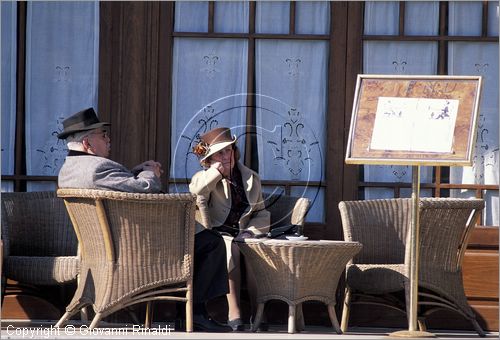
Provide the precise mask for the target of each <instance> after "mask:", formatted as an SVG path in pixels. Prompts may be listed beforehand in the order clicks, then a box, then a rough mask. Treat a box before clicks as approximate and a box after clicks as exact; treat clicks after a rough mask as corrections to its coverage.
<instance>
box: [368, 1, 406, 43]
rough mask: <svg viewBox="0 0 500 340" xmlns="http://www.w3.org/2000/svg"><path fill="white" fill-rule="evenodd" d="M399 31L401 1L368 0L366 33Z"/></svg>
mask: <svg viewBox="0 0 500 340" xmlns="http://www.w3.org/2000/svg"><path fill="white" fill-rule="evenodd" d="M398 32H399V2H397V1H366V2H365V34H370V35H395V34H398Z"/></svg>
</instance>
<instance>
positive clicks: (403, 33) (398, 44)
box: [359, 1, 499, 226]
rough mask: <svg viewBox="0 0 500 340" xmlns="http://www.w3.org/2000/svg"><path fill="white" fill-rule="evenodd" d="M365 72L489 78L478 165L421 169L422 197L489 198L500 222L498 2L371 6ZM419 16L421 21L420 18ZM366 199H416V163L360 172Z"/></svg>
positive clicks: (492, 218) (487, 219)
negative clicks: (413, 186)
mask: <svg viewBox="0 0 500 340" xmlns="http://www.w3.org/2000/svg"><path fill="white" fill-rule="evenodd" d="M364 15H365V20H364V24H365V26H364V35H363V73H371V74H408V75H411V74H449V75H481V76H483V88H482V92H483V94H482V100H481V104H480V118H479V124H478V131H477V142H476V152H475V158H474V164H473V166H472V167H451V168H449V167H422V169H421V179H422V184H421V187H422V191H421V195H422V196H436V197H440V196H441V197H448V196H451V197H471V196H472V197H482V198H484V199H485V202H486V209H485V210H484V214H483V217H482V221H481V222H480V224H483V225H496V226H498V225H499V218H498V184H499V180H498V179H499V178H498V177H499V175H498V171H499V161H498V152H499V151H498V150H499V142H498V126H499V122H498V109H499V107H498V89H499V87H498V74H499V70H498V65H499V60H498V3H495V2H442V3H439V2H378V1H377V2H366V3H365V9H364ZM417 18H418V20H417ZM360 169H361V174H360V178H361V179H362V181H361V182H360V183H359V188H360V196H361V197H362V198H363V197H364V198H366V199H371V198H388V197H409V196H410V194H411V167H410V166H364V167H361V168H360Z"/></svg>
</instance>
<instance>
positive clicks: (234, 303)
mask: <svg viewBox="0 0 500 340" xmlns="http://www.w3.org/2000/svg"><path fill="white" fill-rule="evenodd" d="M231 255H232V260H233V263H234V268H233V270H231V271H230V272H229V294H227V295H226V297H227V304H228V306H229V312H228V319H229V320H234V319H238V318H240V317H241V311H240V290H241V267H240V250H239V248H238V246H237V245H236V244H235V243H232V244H231Z"/></svg>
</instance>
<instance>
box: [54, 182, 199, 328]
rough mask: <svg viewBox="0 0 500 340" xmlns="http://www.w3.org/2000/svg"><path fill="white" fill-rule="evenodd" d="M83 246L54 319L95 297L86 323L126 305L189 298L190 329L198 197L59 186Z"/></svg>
mask: <svg viewBox="0 0 500 340" xmlns="http://www.w3.org/2000/svg"><path fill="white" fill-rule="evenodd" d="M57 194H58V196H59V197H62V198H63V199H64V201H65V203H66V207H67V209H68V212H69V215H70V217H71V220H72V222H73V226H74V228H75V231H76V234H77V236H78V240H79V242H80V246H81V274H80V280H79V284H78V288H77V291H76V293H75V296H74V297H73V300H72V301H71V302H70V304H69V305H68V306H67V308H66V313H65V314H64V315H63V316H62V318H61V319H60V320H59V322H58V323H57V325H56V326H59V327H60V326H62V325H63V323H64V322H65V321H66V320H67V319H68V318H69V317H71V315H73V314H74V313H76V312H77V311H78V310H80V309H81V308H82V307H84V306H87V305H92V306H93V309H94V311H95V316H94V318H93V320H92V322H91V324H90V328H91V329H92V328H94V327H96V326H97V325H98V323H99V321H100V320H101V319H102V318H103V317H105V316H107V315H109V314H111V313H113V312H115V311H117V310H120V309H123V308H125V307H127V306H130V305H133V304H137V303H141V302H148V305H147V310H146V322H145V326H146V327H149V326H150V325H151V318H150V310H151V308H150V307H151V306H150V303H151V301H155V300H173V301H184V302H186V330H187V331H188V332H191V331H192V330H193V323H192V287H193V285H192V282H193V254H194V248H193V247H194V214H195V199H194V196H193V195H191V194H134V193H123V192H114V191H103V190H89V189H59V190H58V192H57Z"/></svg>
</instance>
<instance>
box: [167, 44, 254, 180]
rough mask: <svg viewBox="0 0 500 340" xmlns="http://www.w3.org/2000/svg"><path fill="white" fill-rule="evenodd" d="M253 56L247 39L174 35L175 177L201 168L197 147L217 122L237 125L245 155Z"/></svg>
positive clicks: (218, 125)
mask: <svg viewBox="0 0 500 340" xmlns="http://www.w3.org/2000/svg"><path fill="white" fill-rule="evenodd" d="M247 56H248V43H247V41H246V40H240V39H192V38H176V39H175V40H174V63H173V86H172V89H173V90H172V143H171V145H172V150H171V155H172V166H171V169H170V174H171V177H173V178H191V177H192V176H193V174H194V173H195V172H196V171H199V170H200V169H201V167H200V164H199V161H198V158H197V157H196V155H195V154H193V153H192V147H193V145H194V144H195V143H196V142H197V140H198V139H199V136H200V135H201V134H203V133H204V132H206V131H208V130H210V129H212V128H214V127H220V126H227V127H229V128H231V131H232V133H233V134H235V135H236V136H237V137H238V138H239V140H238V147H239V148H240V151H241V156H242V157H243V156H244V155H243V151H244V145H245V144H244V142H245V136H244V132H245V122H246V92H247V63H248V61H247Z"/></svg>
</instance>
